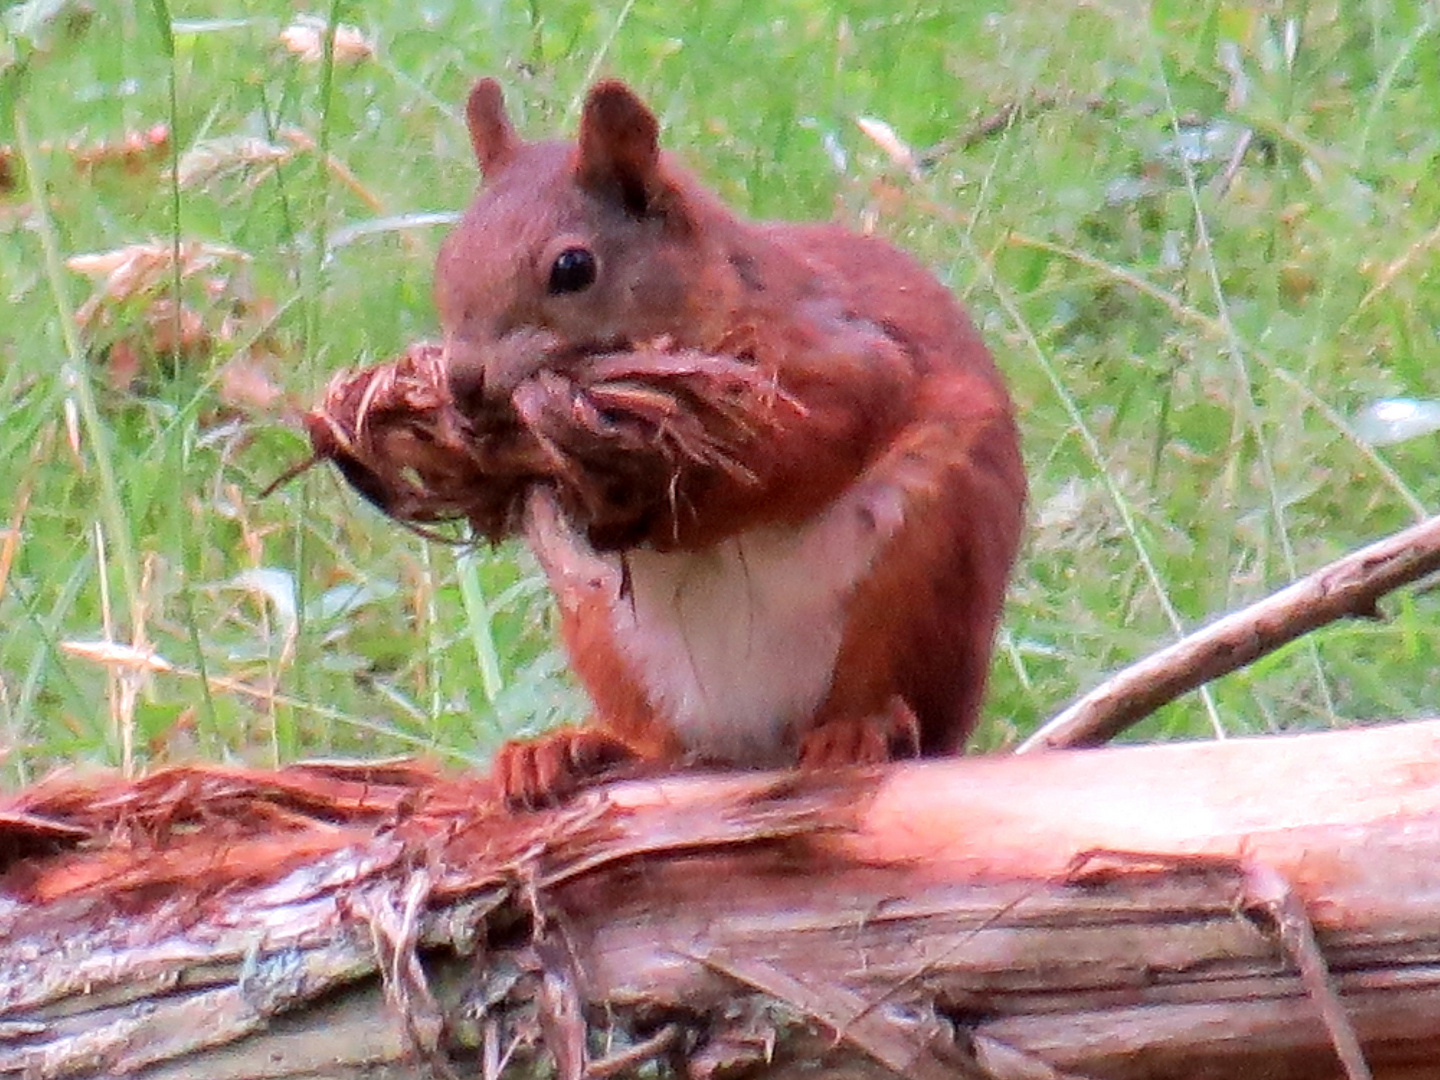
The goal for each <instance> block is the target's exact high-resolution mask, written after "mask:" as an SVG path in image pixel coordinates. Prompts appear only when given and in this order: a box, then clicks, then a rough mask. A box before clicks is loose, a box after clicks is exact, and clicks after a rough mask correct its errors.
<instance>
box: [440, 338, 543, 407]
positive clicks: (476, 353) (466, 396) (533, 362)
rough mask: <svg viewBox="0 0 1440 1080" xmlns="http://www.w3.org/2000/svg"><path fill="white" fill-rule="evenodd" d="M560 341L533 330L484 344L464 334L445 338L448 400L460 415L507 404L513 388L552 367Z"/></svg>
mask: <svg viewBox="0 0 1440 1080" xmlns="http://www.w3.org/2000/svg"><path fill="white" fill-rule="evenodd" d="M560 352H561V343H560V339H559V338H558V337H557V336H556V335H555V334H554V333H552V332H551V331H549V330H541V329H537V328H534V327H525V328H523V329H517V330H512V331H510V332H509V333H507V334H505V335H504V336H502V337H500V338H498V339H496V340H494V341H487V342H485V343H483V344H482V343H480V342H477V341H476V340H475V339H474V338H472V337H468V336H466V335H464V334H447V335H446V337H445V369H446V375H447V377H448V379H449V382H450V396H451V397H452V398H453V399H454V401H455V405H456V407H457V408H458V409H459V410H460V411H461V412H462V413H472V414H473V413H474V412H475V411H476V410H478V409H480V408H482V407H484V406H487V405H488V406H493V405H497V404H500V403H502V402H504V401H507V400H509V398H510V395H511V394H512V393H514V391H515V388H516V387H517V386H519V385H520V384H521V383H522V382H524V381H525V380H526V379H528V378H530V377H531V376H532V375H534V374H535V373H536V372H538V371H542V370H544V369H545V368H547V367H551V366H553V365H554V363H555V361H556V358H557V356H558V354H559V353H560Z"/></svg>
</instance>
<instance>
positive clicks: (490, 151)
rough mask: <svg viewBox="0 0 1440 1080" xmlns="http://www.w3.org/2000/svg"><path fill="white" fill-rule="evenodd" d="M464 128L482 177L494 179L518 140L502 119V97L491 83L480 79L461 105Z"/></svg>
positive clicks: (503, 113) (503, 100) (513, 150)
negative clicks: (466, 130)
mask: <svg viewBox="0 0 1440 1080" xmlns="http://www.w3.org/2000/svg"><path fill="white" fill-rule="evenodd" d="M465 126H466V127H468V128H469V129H470V145H471V146H473V147H474V148H475V160H476V161H477V162H479V164H480V172H481V174H482V175H484V176H487V177H488V176H494V174H495V173H497V172H499V171H500V170H501V169H502V168H504V167H505V164H506V162H508V161H509V160H510V158H511V157H512V156H513V155H514V153H515V148H516V146H518V145H519V140H518V139H517V138H516V137H515V129H514V128H513V127H511V126H510V117H508V116H507V115H505V95H504V93H503V92H502V91H501V89H500V84H499V83H498V82H496V81H495V80H494V79H481V80H480V81H479V82H477V83H476V84H475V85H474V87H473V88H471V90H470V97H469V98H468V99H467V100H466V102H465Z"/></svg>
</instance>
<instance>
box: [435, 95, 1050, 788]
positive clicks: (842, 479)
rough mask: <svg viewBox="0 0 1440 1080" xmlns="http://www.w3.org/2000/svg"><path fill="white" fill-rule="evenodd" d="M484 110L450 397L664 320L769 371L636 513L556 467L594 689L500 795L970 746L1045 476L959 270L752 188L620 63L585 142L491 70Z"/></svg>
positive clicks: (555, 510) (554, 546)
mask: <svg viewBox="0 0 1440 1080" xmlns="http://www.w3.org/2000/svg"><path fill="white" fill-rule="evenodd" d="M466 121H467V125H468V128H469V134H470V140H471V143H472V145H473V148H474V152H475V157H476V159H477V161H478V163H479V166H480V171H481V173H482V175H483V178H484V183H483V187H482V189H481V191H480V192H479V194H478V195H477V196H476V198H475V200H474V202H473V203H472V204H471V205H470V207H469V208H468V209H467V210H466V212H465V214H464V216H463V218H462V220H461V221H460V223H459V224H458V225H457V226H456V228H455V229H454V230H453V231H452V232H451V234H450V235H449V236H448V237H447V238H446V240H445V242H444V244H443V247H442V249H441V252H440V255H439V259H438V262H437V266H436V274H435V301H436V305H437V308H438V311H439V315H440V319H441V322H442V326H443V330H444V339H443V340H444V350H445V363H446V364H447V365H448V368H447V372H448V379H449V383H450V387H451V392H452V393H453V395H454V397H455V399H456V400H457V401H459V402H461V403H464V404H465V405H466V407H468V408H470V409H472V410H475V411H477V413H478V412H482V411H483V410H485V409H486V408H489V407H492V406H494V407H501V406H503V404H504V403H505V402H506V401H507V400H508V399H509V398H510V397H511V395H513V394H515V393H516V391H517V388H519V387H522V386H523V385H524V384H525V383H526V382H527V380H536V379H543V378H544V377H545V372H547V371H553V372H563V371H565V370H566V369H567V368H574V367H576V366H581V365H584V364H586V363H588V362H591V361H592V360H593V359H594V358H596V357H600V356H613V355H615V354H617V353H624V352H627V351H630V352H634V353H636V354H637V355H639V356H640V360H641V362H643V360H644V350H646V349H649V350H651V352H652V353H653V354H654V355H655V356H657V357H658V356H663V355H667V354H673V353H674V352H675V351H677V350H680V351H690V352H694V353H700V354H709V355H713V356H724V357H728V358H731V359H733V360H737V361H740V362H743V363H745V364H747V365H754V366H756V368H758V369H759V371H760V372H762V373H763V375H764V376H765V378H767V379H768V380H770V381H771V382H772V383H773V386H774V387H775V393H774V395H773V396H772V397H771V399H770V400H771V401H772V402H773V415H770V416H768V417H766V418H764V419H765V421H766V422H765V423H764V424H757V426H756V434H755V436H754V438H752V439H750V440H749V441H748V442H747V443H745V444H744V445H743V446H742V447H741V448H740V450H739V451H738V454H739V457H740V465H741V466H742V468H741V469H738V470H731V471H728V472H716V471H714V470H710V471H708V472H707V473H706V475H704V476H698V475H697V476H694V477H692V476H690V475H687V474H677V475H671V476H667V477H665V478H664V483H663V486H664V487H665V488H666V490H664V491H659V492H657V493H656V497H655V498H654V499H653V500H652V501H651V505H652V506H653V512H651V513H649V514H648V515H647V516H644V517H640V518H637V519H636V520H635V521H633V522H631V525H630V527H629V528H628V529H625V530H621V531H620V532H618V533H617V532H615V531H613V530H612V531H610V532H608V533H606V534H604V535H596V533H595V531H594V530H591V531H590V532H588V533H587V530H586V527H585V525H586V523H585V522H584V521H581V520H576V516H575V515H574V514H573V513H570V512H569V511H567V509H566V508H565V507H563V506H559V505H558V504H557V503H556V502H555V500H554V499H553V498H550V497H548V495H547V492H546V491H545V490H544V485H543V483H539V482H537V484H536V488H537V490H536V492H535V493H534V494H535V498H533V499H532V500H531V503H530V513H529V514H528V519H527V524H526V530H525V531H526V533H527V538H528V540H529V542H530V543H531V545H532V546H533V547H534V548H535V549H536V552H537V554H538V555H539V557H540V561H541V563H542V565H543V566H544V567H545V569H546V571H547V574H548V575H549V578H550V584H551V586H552V587H553V589H554V591H555V593H556V595H557V598H558V602H559V609H560V613H561V629H562V634H563V638H564V642H565V645H566V648H567V650H568V653H569V657H570V661H571V663H572V665H573V668H574V670H575V672H576V674H577V676H578V677H579V679H580V681H581V683H582V684H583V686H584V688H585V689H586V691H587V692H588V694H589V696H590V698H591V701H592V702H593V706H594V711H593V715H592V716H591V717H590V719H589V720H588V722H587V723H586V724H584V725H583V726H580V727H575V728H564V729H560V730H558V731H555V732H552V733H549V734H546V735H542V736H541V737H539V738H537V739H533V740H528V741H514V742H510V743H508V744H506V745H505V746H504V747H502V749H501V750H500V752H499V754H498V756H497V758H496V762H495V766H494V775H495V778H496V782H497V784H498V786H499V789H500V791H501V793H502V794H503V796H504V797H505V798H506V800H507V801H508V802H509V803H511V804H512V805H519V806H533V805H537V804H542V803H545V802H551V801H554V800H557V799H559V798H563V797H564V796H565V795H567V794H569V793H570V792H572V791H573V790H575V789H576V788H578V787H580V786H582V785H583V784H585V783H586V782H588V781H590V780H592V779H594V778H595V777H597V776H598V775H600V774H601V773H603V772H605V771H606V770H608V769H609V768H611V767H612V766H614V765H615V764H617V763H620V762H628V761H642V762H656V763H661V764H670V763H679V762H683V761H701V762H706V763H711V764H716V765H725V766H736V767H785V766H792V765H796V764H798V765H799V766H801V767H830V766H840V765H849V764H867V763H878V762H883V761H887V760H891V759H894V758H898V757H905V756H915V755H927V756H928V755H936V754H944V753H953V752H958V751H960V750H961V749H962V748H963V745H964V743H965V740H966V738H967V737H968V736H969V734H970V732H971V729H972V728H973V727H974V725H975V722H976V718H977V716H978V713H979V710H980V706H981V702H982V699H983V697H984V692H985V683H986V676H987V671H988V668H989V665H990V658H991V650H992V648H993V642H994V637H995V632H996V625H997V622H998V620H999V617H1000V612H1001V606H1002V601H1003V597H1004V593H1005V590H1006V585H1007V581H1008V578H1009V575H1010V572H1011V568H1012V566H1013V564H1014V561H1015V558H1016V552H1017V549H1018V547H1019V543H1020V534H1021V527H1022V517H1023V511H1024V504H1025V496H1026V484H1025V473H1024V466H1023V463H1022V460H1021V455H1020V446H1019V437H1018V433H1017V430H1016V425H1015V418H1014V408H1013V406H1012V404H1011V401H1010V398H1009V395H1008V393H1007V391H1006V387H1005V384H1004V382H1003V381H1002V379H1001V377H1000V375H999V373H998V372H997V370H996V368H995V364H994V362H993V361H992V359H991V357H990V354H989V352H988V351H987V350H986V348H985V345H984V344H983V343H982V341H981V339H980V337H979V335H978V333H977V331H976V329H975V327H974V326H973V325H972V323H971V322H970V320H969V319H968V318H967V316H966V315H965V313H964V312H963V311H962V310H961V308H960V306H959V305H958V304H957V302H956V301H955V299H954V298H953V296H952V295H951V294H950V293H949V291H948V290H947V289H946V288H944V287H943V286H942V285H941V284H940V283H939V282H938V281H937V280H936V279H935V278H934V277H933V276H932V275H931V274H930V273H928V272H927V271H926V270H924V269H923V268H922V267H921V266H920V265H919V264H918V263H917V262H916V261H915V260H913V259H912V258H910V257H909V256H908V255H905V254H903V253H902V252H900V251H899V250H897V249H896V248H894V247H892V246H891V245H890V244H888V243H887V242H885V241H884V240H881V239H878V238H876V237H873V236H862V235H857V234H856V233H854V232H851V231H849V230H847V229H845V228H842V227H840V226H838V225H832V224H789V223H772V222H751V221H746V220H743V219H741V218H739V217H737V216H736V215H734V214H733V213H731V211H730V210H728V209H727V208H726V207H725V206H724V205H723V204H722V203H721V202H720V200H719V199H718V198H717V197H716V196H715V195H713V194H712V193H711V192H709V191H708V190H707V189H706V188H705V187H703V186H702V185H701V184H700V183H699V182H698V181H697V180H696V179H694V178H693V177H692V176H691V175H690V174H689V173H688V172H686V171H684V170H683V169H682V168H681V167H680V166H679V165H677V163H676V162H675V161H674V160H673V159H672V158H671V156H670V155H669V154H668V153H666V152H663V151H662V150H661V149H660V148H659V144H658V137H659V124H658V122H657V120H656V118H655V116H654V114H652V113H651V111H650V110H649V109H648V108H647V107H646V106H645V104H644V103H643V102H642V101H641V100H640V99H639V98H638V97H637V96H636V95H635V94H634V93H633V92H632V91H631V90H630V89H629V88H628V87H627V86H626V85H624V84H623V83H621V82H618V81H613V80H612V81H603V82H600V83H598V84H596V85H595V86H594V87H593V88H592V89H591V90H590V92H589V94H588V96H587V98H586V101H585V105H584V110H583V114H582V116H581V119H580V129H579V137H578V139H577V140H576V141H575V142H569V141H546V142H530V141H525V140H522V139H521V138H519V137H518V136H517V134H516V132H515V130H514V128H513V127H512V125H511V122H510V120H509V118H508V116H507V115H506V111H505V107H504V101H503V97H502V94H501V90H500V87H499V84H498V83H496V82H495V81H494V80H491V79H486V80H482V81H481V82H479V83H477V84H476V85H475V87H474V89H473V90H472V92H471V94H470V97H469V100H468V103H467V106H466ZM635 452H636V453H641V454H643V453H644V450H643V448H642V449H640V450H637V451H635Z"/></svg>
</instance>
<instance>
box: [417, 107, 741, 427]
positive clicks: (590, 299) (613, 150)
mask: <svg viewBox="0 0 1440 1080" xmlns="http://www.w3.org/2000/svg"><path fill="white" fill-rule="evenodd" d="M465 118H466V123H467V126H468V128H469V131H470V142H471V145H472V146H473V147H474V151H475V158H476V161H477V162H478V163H479V166H480V171H481V174H482V176H483V177H484V184H483V186H482V188H481V190H480V192H479V194H478V195H477V196H476V198H475V200H474V202H473V203H472V204H471V205H470V207H469V208H468V209H467V210H466V212H465V214H464V217H463V218H462V219H461V221H460V223H459V225H457V226H456V228H455V229H454V230H453V231H452V232H451V234H450V235H449V236H448V237H447V238H446V240H445V242H444V244H443V246H442V248H441V251H440V256H439V260H438V263H437V265H436V271H435V302H436V307H437V309H438V311H439V315H440V320H441V324H442V327H443V330H444V335H445V347H446V350H447V352H448V354H449V356H448V364H449V368H450V372H451V384H452V389H453V390H454V392H455V394H456V397H457V398H458V399H461V400H465V399H476V400H478V399H479V398H489V397H492V396H495V395H504V394H507V393H508V391H509V390H510V389H513V387H514V386H515V384H517V383H518V382H520V381H521V380H522V379H524V378H525V377H526V376H528V375H530V374H532V373H533V372H535V371H537V370H540V369H542V368H545V367H553V366H560V365H564V364H567V363H574V362H576V361H577V360H580V359H583V358H584V357H585V356H587V355H593V354H596V353H600V352H612V351H617V350H624V349H628V348H632V347H634V346H636V345H639V344H643V343H645V342H649V341H654V340H658V339H665V340H668V341H669V342H671V343H673V344H674V345H677V346H690V347H696V348H705V347H706V346H707V345H709V344H711V343H713V342H714V341H716V340H718V339H719V338H720V337H721V336H722V335H723V333H724V331H725V329H726V327H727V325H728V319H727V316H728V315H729V313H730V312H731V310H732V309H733V305H734V302H735V296H736V293H735V290H737V289H738V288H739V287H740V285H741V280H740V277H739V275H738V273H737V271H736V269H735V267H734V266H732V265H730V262H729V254H728V253H729V251H730V244H729V241H730V240H732V239H733V237H734V235H735V234H736V233H737V231H738V230H739V228H740V226H739V223H738V222H737V221H736V220H735V219H734V218H733V217H732V216H731V215H730V213H729V212H728V211H727V210H726V209H725V208H724V207H723V206H722V205H721V204H720V203H719V202H718V200H716V199H715V198H714V197H713V196H711V195H709V193H708V192H706V191H705V190H704V189H703V188H702V187H701V186H700V185H699V184H698V183H697V182H696V181H694V180H693V179H691V178H690V177H689V176H688V175H686V174H685V173H684V172H683V171H682V170H681V169H679V168H678V167H677V166H676V165H675V164H674V163H673V162H672V161H670V160H669V157H668V155H666V154H665V153H663V152H662V151H661V150H660V146H659V131H660V126H659V123H658V121H657V120H656V119H655V115H654V114H653V113H652V112H651V111H650V110H649V109H648V108H647V107H646V106H645V104H644V103H643V102H642V101H641V100H640V99H639V98H638V97H637V96H636V95H635V94H634V93H633V92H632V91H631V90H630V88H629V87H627V86H626V85H625V84H624V83H621V82H618V81H614V80H607V81H604V82H600V83H597V84H596V85H595V86H594V87H592V88H591V90H590V92H589V94H588V95H587V97H586V99H585V107H584V111H583V113H582V115H581V118H580V131H579V136H578V138H577V139H576V141H575V142H573V143H571V142H559V141H555V142H527V141H525V140H523V139H521V138H519V137H518V136H517V135H516V133H515V130H514V128H513V127H512V125H511V123H510V118H509V117H508V116H507V115H506V112H505V103H504V98H503V95H502V93H501V90H500V86H499V84H498V83H497V82H496V81H495V80H494V79H483V80H481V81H480V82H478V83H476V84H475V87H474V89H473V90H472V91H471V92H470V97H469V100H468V102H467V103H466V108H465Z"/></svg>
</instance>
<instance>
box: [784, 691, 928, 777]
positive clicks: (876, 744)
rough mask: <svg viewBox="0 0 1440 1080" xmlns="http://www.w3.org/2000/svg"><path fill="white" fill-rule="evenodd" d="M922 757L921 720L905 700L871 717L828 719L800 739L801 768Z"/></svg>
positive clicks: (897, 699) (894, 700) (898, 699)
mask: <svg viewBox="0 0 1440 1080" xmlns="http://www.w3.org/2000/svg"><path fill="white" fill-rule="evenodd" d="M919 756H920V721H919V719H918V718H917V717H916V716H915V712H914V710H913V709H911V708H910V706H909V705H908V704H906V702H905V700H904V699H903V698H901V697H898V696H897V697H893V698H891V699H890V701H889V703H888V704H887V705H886V706H885V708H884V709H882V710H880V711H879V712H877V713H872V714H870V715H869V716H862V717H845V718H838V719H834V720H825V721H823V722H822V723H820V724H819V725H818V726H816V727H814V728H812V729H811V730H810V731H808V732H807V733H806V734H805V737H804V738H803V739H801V740H800V757H799V760H800V768H802V769H839V768H844V767H846V766H851V765H883V764H885V763H886V762H889V761H903V760H906V759H908V758H916V757H919Z"/></svg>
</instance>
